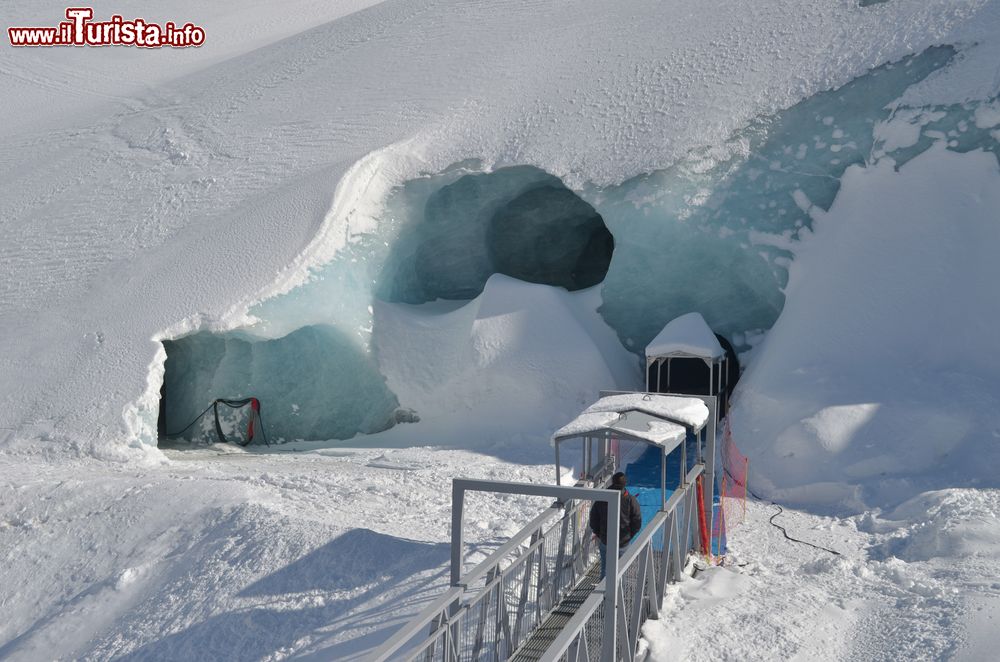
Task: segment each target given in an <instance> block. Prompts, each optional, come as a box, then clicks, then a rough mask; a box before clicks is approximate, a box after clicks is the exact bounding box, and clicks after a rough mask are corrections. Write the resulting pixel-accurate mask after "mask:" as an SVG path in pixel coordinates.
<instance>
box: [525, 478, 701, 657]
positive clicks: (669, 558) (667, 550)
mask: <svg viewBox="0 0 1000 662" xmlns="http://www.w3.org/2000/svg"><path fill="white" fill-rule="evenodd" d="M703 472H704V465H702V464H698V465H696V466H695V467H694V468H693V469H691V471H690V472H688V474H687V476H686V478H685V481H684V485H682V486H681V487H680V488H679V489H677V490H676V491H675V492H674V493H673V494H672V495H671V497H670V499H669V500H668V501H667V504H666V506H665V508H664V510H663V511H661V512H658V513H657V514H656V515H655V516H654V517H653V520H652V521H651V522H650V523H649V524H648V525H647V526H646V527H645V528H644V529H643V530H642V533H640V534H639V537H638V538H636V540H635V541H633V542H632V543H631V544H630V545H629V546H628V547H627V548H626V551H625V553H624V554H623V555H622V557H621V560H620V561H619V567H618V572H617V578H616V580H615V589H616V590H615V591H614V592H613V593H611V594H610V595H612V596H617V600H616V606H615V610H616V613H617V618H616V619H615V637H614V638H615V640H616V645H615V660H623V661H626V662H633V661H634V659H635V651H636V647H637V645H638V642H639V632H640V631H641V630H642V626H643V624H644V623H645V622H646V620H647V619H654V620H655V619H658V618H659V609H660V604H661V603H662V601H663V594H664V590H665V588H666V584H667V582H675V581H677V580H678V579H680V574H681V572H682V571H683V569H684V564H685V562H686V560H687V553H688V550H690V549H692V547H693V540H694V535H695V532H696V517H697V511H698V501H697V499H698V492H697V490H696V489H695V481H696V480H697V478H698V476H700V475H701V474H702V473H703ZM607 581H608V580H607V579H605V580H604V582H602V583H601V584H598V585H597V586H596V587H595V591H594V593H593V594H592V595H591V596H590V597H589V598H588V599H587V601H586V602H585V603H584V604H583V606H582V607H581V608H580V609H579V611H577V612H576V614H575V615H574V617H573V618H572V619H571V620H570V622H569V623H567V624H566V626H565V627H564V628H563V630H562V632H560V634H559V636H558V637H557V638H556V640H555V641H554V642H553V643H552V645H551V646H550V647H549V649H548V650H547V651H546V652H545V654H544V655H543V656H542V657H541V658H540V660H541V661H542V662H558V661H565V662H583V661H587V662H597V661H598V660H601V642H602V640H603V639H604V637H605V636H607V634H606V633H605V632H604V628H603V625H604V623H603V621H604V618H603V616H604V614H605V604H604V601H605V600H606V599H607V596H608V595H609V593H608V591H607V587H606V583H607Z"/></svg>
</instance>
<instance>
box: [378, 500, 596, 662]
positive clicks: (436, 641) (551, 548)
mask: <svg viewBox="0 0 1000 662" xmlns="http://www.w3.org/2000/svg"><path fill="white" fill-rule="evenodd" d="M591 503H592V502H591V501H589V500H579V499H574V500H570V501H567V502H565V503H559V502H556V503H554V504H553V505H552V506H550V507H549V508H548V509H546V510H545V511H544V512H542V513H541V514H540V515H539V516H538V517H536V518H535V519H534V520H533V521H532V522H531V523H529V524H528V525H527V526H525V527H524V528H523V529H521V530H520V531H519V532H518V533H517V534H516V535H514V537H512V538H511V539H510V540H508V541H507V542H506V543H504V544H503V545H501V546H500V547H499V548H497V549H496V550H495V551H494V552H493V553H492V554H490V556H489V557H488V558H487V559H485V560H484V561H482V562H481V563H479V564H478V565H477V566H476V567H475V568H473V569H472V570H471V571H469V572H468V573H464V574H462V575H461V577H460V580H459V581H458V582H454V583H455V584H456V585H454V586H452V587H451V588H449V589H448V591H446V592H445V594H444V595H442V596H441V597H440V598H438V599H437V600H435V601H434V602H433V603H432V604H431V605H430V606H429V607H427V608H426V609H425V610H424V611H422V612H421V613H420V614H419V615H418V616H417V617H415V618H414V619H413V620H411V621H410V622H409V623H407V624H406V625H405V626H404V627H403V628H402V629H401V630H400V631H399V632H397V633H396V634H395V635H394V636H393V637H392V638H391V639H390V640H389V641H387V642H386V644H384V645H383V646H382V647H380V648H379V649H378V650H377V651H376V652H375V654H374V656H373V657H372V658H371V659H372V661H373V662H381V661H382V660H422V661H426V662H436V661H441V662H473V661H483V662H485V661H487V660H505V659H507V658H509V657H510V656H511V655H513V653H514V652H515V651H516V650H517V648H518V647H519V646H521V645H522V644H523V643H524V642H525V641H526V640H527V639H528V638H529V637H530V636H531V634H532V633H533V632H534V631H535V629H536V628H537V627H538V626H539V625H540V624H541V622H542V621H543V620H544V619H545V617H546V616H547V615H548V614H549V612H550V611H551V610H552V609H553V608H554V607H556V606H557V605H558V604H559V603H560V601H561V600H562V599H563V598H564V597H565V596H566V594H567V593H568V592H569V591H570V590H572V589H573V588H574V587H575V586H576V585H577V584H578V583H579V582H580V579H581V578H582V577H583V575H584V574H585V573H586V571H587V570H588V569H589V568H590V566H591V565H593V562H594V559H595V557H596V545H594V544H592V543H591V536H590V533H589V531H588V529H587V520H588V515H589V511H590V506H591Z"/></svg>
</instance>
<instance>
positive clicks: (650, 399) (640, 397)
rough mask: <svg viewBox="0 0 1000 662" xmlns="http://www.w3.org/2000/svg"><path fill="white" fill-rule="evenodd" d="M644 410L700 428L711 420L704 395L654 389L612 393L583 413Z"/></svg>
mask: <svg viewBox="0 0 1000 662" xmlns="http://www.w3.org/2000/svg"><path fill="white" fill-rule="evenodd" d="M624 411H641V412H644V413H646V414H649V415H651V416H655V417H657V418H661V419H664V420H667V421H672V422H674V423H678V424H680V425H683V426H687V427H690V428H691V430H692V432H699V431H700V430H701V429H702V428H703V427H705V423H707V422H708V416H709V412H708V405H706V404H705V403H704V402H703V401H702V400H701V399H700V398H689V397H684V396H680V395H658V394H653V393H621V394H618V395H608V396H605V397H603V398H601V399H600V400H598V401H597V402H595V403H594V404H592V405H590V406H589V407H587V408H586V409H585V410H584V411H583V414H582V415H581V416H580V418H582V417H583V416H585V415H587V414H597V413H604V412H616V413H620V412H624Z"/></svg>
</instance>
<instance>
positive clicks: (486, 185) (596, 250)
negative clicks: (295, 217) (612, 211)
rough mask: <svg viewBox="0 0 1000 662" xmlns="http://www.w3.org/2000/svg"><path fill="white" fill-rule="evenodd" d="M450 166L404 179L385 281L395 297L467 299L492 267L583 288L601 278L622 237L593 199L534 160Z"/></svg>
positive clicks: (382, 285) (382, 288) (382, 294)
mask: <svg viewBox="0 0 1000 662" xmlns="http://www.w3.org/2000/svg"><path fill="white" fill-rule="evenodd" d="M451 177H453V175H451V176H449V174H448V173H445V174H443V175H439V176H436V177H430V178H427V179H425V180H417V181H414V182H411V183H409V184H408V185H407V186H404V188H403V190H402V191H401V192H400V198H401V199H400V200H397V201H396V204H398V205H399V206H400V208H401V211H400V213H401V214H402V215H403V216H405V217H406V221H407V222H406V225H405V227H403V228H402V230H401V231H400V233H399V235H398V237H397V239H396V241H395V242H394V243H393V248H392V250H391V251H390V254H389V256H388V258H387V259H386V261H385V267H384V269H383V271H382V274H381V275H380V278H379V284H378V286H377V295H378V296H379V298H380V299H382V300H384V301H390V302H395V303H410V304H417V303H425V302H427V301H434V300H436V299H458V300H468V299H472V298H474V297H476V296H478V295H479V294H480V293H481V292H482V291H483V286H484V285H485V284H486V281H487V280H488V279H489V277H490V276H492V275H493V274H495V273H499V274H504V275H506V276H510V277H512V278H516V279H518V280H523V281H526V282H529V283H539V284H542V285H554V286H558V287H564V288H566V289H567V290H570V291H574V290H581V289H584V288H587V287H591V286H593V285H597V284H598V283H600V282H602V281H603V280H604V277H605V276H606V275H607V273H608V267H609V266H610V265H611V256H612V254H613V253H614V247H615V240H614V237H612V235H611V232H610V231H609V230H608V228H607V226H606V225H605V224H604V219H603V218H601V215H600V214H599V213H598V212H597V210H595V209H594V207H592V206H591V205H590V204H588V203H587V202H585V201H584V200H583V199H582V198H580V196H578V195H577V194H576V193H574V192H573V191H571V190H569V189H568V188H566V186H565V184H563V183H562V181H561V180H560V179H559V178H558V177H555V176H553V175H550V174H549V173H547V172H545V171H544V170H540V169H538V168H535V167H532V166H512V167H507V168H499V169H497V170H494V171H492V172H477V173H469V174H463V175H461V176H460V177H458V178H457V179H455V180H454V181H450V182H449V181H448V180H449V179H451Z"/></svg>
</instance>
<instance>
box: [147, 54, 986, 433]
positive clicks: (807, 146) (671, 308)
mask: <svg viewBox="0 0 1000 662" xmlns="http://www.w3.org/2000/svg"><path fill="white" fill-rule="evenodd" d="M954 56H955V50H954V49H952V48H950V47H936V48H931V49H928V50H926V51H924V52H922V53H920V54H918V55H915V56H912V57H909V58H906V59H904V60H902V61H899V62H896V63H893V64H887V65H884V66H882V67H879V68H877V69H874V70H873V71H871V72H869V73H868V74H866V75H864V76H861V77H859V78H857V79H855V80H853V81H852V82H850V83H848V84H846V85H844V86H843V87H840V88H838V89H835V90H831V91H828V92H823V93H820V94H816V95H814V96H812V97H810V98H808V99H806V100H804V101H802V102H800V103H798V104H796V105H794V106H792V107H791V108H788V109H787V110H785V111H783V112H780V113H778V114H776V115H774V116H770V117H763V118H759V119H758V120H757V121H755V122H753V123H752V124H751V125H750V126H748V127H746V128H745V129H744V130H742V131H740V132H738V133H737V134H736V135H733V136H732V137H731V139H730V140H729V141H727V142H726V143H725V144H724V145H719V146H714V147H706V148H705V149H703V150H702V151H700V152H698V153H693V154H691V155H690V156H689V157H688V158H687V159H685V160H682V161H680V162H678V163H676V164H674V165H673V166H671V167H670V168H667V169H665V170H660V171H656V172H652V173H649V174H646V175H642V176H639V177H635V178H632V179H630V180H628V181H625V182H623V183H622V184H620V185H618V186H610V187H600V188H599V187H595V186H585V187H583V188H582V189H581V190H578V191H570V190H568V189H567V188H566V187H565V185H564V184H563V183H562V182H561V181H560V180H559V179H558V178H557V177H555V176H554V175H551V174H549V173H546V172H544V171H542V170H540V169H538V168H535V167H531V166H512V167H501V168H496V169H493V170H490V169H489V168H486V167H484V166H483V165H482V164H480V163H478V162H474V161H470V162H463V163H459V164H456V165H455V166H453V167H451V168H449V169H447V170H445V171H443V172H440V173H436V174H427V175H425V176H422V177H418V178H415V179H411V180H409V181H406V182H403V183H402V184H401V185H400V186H399V187H397V188H396V189H395V190H393V191H392V192H391V193H389V195H388V196H387V198H386V199H385V200H384V201H382V208H383V212H382V215H381V219H380V220H379V224H378V226H377V228H376V229H375V230H374V231H373V232H370V233H368V234H363V235H360V236H358V237H355V238H354V240H353V241H352V242H351V243H349V244H348V245H347V246H346V247H345V248H343V249H342V250H340V252H339V253H337V255H336V256H335V257H334V258H333V259H332V260H331V261H330V262H329V263H327V264H326V265H325V266H324V267H322V268H321V269H319V270H318V271H316V272H315V273H314V275H313V278H312V281H311V282H309V283H307V284H306V285H303V286H300V287H298V288H296V289H294V290H292V291H291V292H289V293H287V294H284V295H281V296H278V297H275V298H272V299H270V300H268V301H265V302H263V303H262V304H260V305H258V306H257V307H256V308H255V309H254V310H252V311H251V312H252V313H253V315H254V316H255V317H256V318H257V319H258V320H259V323H257V324H256V325H254V326H252V327H249V328H246V329H243V330H241V331H240V332H239V333H237V334H230V335H228V336H227V337H226V338H224V339H214V340H213V339H212V338H211V337H209V336H208V335H207V334H199V335H196V336H191V337H188V338H179V339H177V340H175V341H174V342H172V343H170V344H169V345H168V348H167V351H168V355H170V356H171V358H170V360H168V363H167V367H166V370H167V378H166V383H165V386H164V393H165V402H166V403H167V406H166V408H165V409H166V411H167V412H168V414H167V415H168V422H170V423H173V422H178V418H176V417H180V418H181V419H183V417H184V416H187V415H189V414H191V415H193V414H194V413H197V411H198V410H200V407H203V406H204V404H203V403H207V402H209V401H210V400H211V398H214V397H238V396H239V395H242V394H252V395H256V396H257V397H260V398H261V399H262V400H263V401H264V403H265V406H266V407H267V414H266V415H265V419H266V421H267V422H268V427H269V430H271V429H272V428H273V431H274V432H273V434H272V436H274V437H279V436H283V437H285V438H306V439H328V438H346V437H350V436H352V435H353V434H355V433H357V432H372V431H377V430H380V429H384V428H385V427H386V426H389V425H392V424H393V422H394V421H395V420H396V417H397V414H396V411H397V407H400V406H401V407H403V408H404V409H405V408H411V407H413V408H415V409H416V410H417V414H418V415H423V413H424V412H422V411H421V409H423V410H425V411H429V410H434V409H436V407H434V406H432V405H431V404H430V402H429V401H428V400H427V398H426V397H424V396H422V395H418V394H416V392H415V391H414V390H413V389H411V388H409V387H408V386H407V385H406V384H405V382H403V381H401V380H394V379H393V378H391V377H390V378H389V382H388V384H387V383H386V380H385V377H386V376H387V373H386V368H385V365H384V363H383V364H382V365H380V363H379V361H380V358H382V357H380V355H379V352H381V351H385V349H384V348H386V347H389V346H392V345H393V344H394V343H395V342H397V341H394V340H393V339H390V338H388V337H387V336H386V335H385V334H383V335H382V336H381V339H380V340H379V341H378V342H377V343H376V345H378V346H377V347H375V348H374V349H373V347H372V338H373V334H374V336H376V337H377V336H379V332H380V330H379V328H378V326H379V324H380V322H379V319H378V318H379V316H378V314H377V311H376V309H377V308H378V307H379V306H381V305H384V304H422V303H427V305H428V306H430V307H429V308H426V309H425V312H434V311H438V312H440V311H443V310H446V311H454V310H456V309H457V308H459V307H460V306H459V304H454V305H444V304H442V303H440V302H439V303H437V304H434V303H433V302H434V301H435V300H437V299H456V300H460V301H461V300H470V299H473V298H474V297H477V296H479V295H480V294H481V293H482V292H483V288H484V286H485V284H486V283H487V281H488V279H489V278H490V277H491V274H495V273H501V274H506V275H508V276H511V277H514V278H517V279H520V280H523V281H530V282H535V283H544V284H548V285H550V286H560V287H562V288H565V289H569V290H576V289H580V288H587V287H590V286H593V285H595V284H597V283H601V282H602V279H603V284H602V285H601V286H600V288H598V290H597V292H599V297H600V302H599V303H600V308H599V312H600V315H601V317H603V320H604V322H606V323H607V324H608V325H609V326H610V327H611V328H612V329H613V330H614V332H615V333H617V335H618V338H619V339H620V341H621V343H622V344H623V345H625V346H626V347H627V348H628V349H629V350H631V351H633V352H639V351H641V348H642V347H644V346H645V345H646V343H647V342H648V341H649V340H650V339H652V338H653V337H654V336H655V335H656V333H657V332H658V331H659V330H660V329H661V328H662V327H663V325H664V324H665V323H666V322H668V321H669V320H671V319H674V318H676V317H678V316H680V315H683V314H685V313H688V312H692V311H698V312H701V313H702V314H703V315H704V317H705V319H706V321H707V322H708V323H709V324H710V325H711V327H712V328H713V330H714V331H716V332H718V333H721V334H723V335H724V336H725V337H727V338H728V339H729V340H731V341H732V343H733V345H735V346H736V349H737V350H738V351H742V350H746V349H747V348H748V347H750V346H751V345H752V344H753V342H754V340H752V339H754V338H756V337H759V332H760V331H762V330H766V329H769V328H770V327H771V326H772V325H773V324H774V322H775V320H776V319H777V317H778V315H779V313H780V312H781V311H782V308H783V306H784V298H785V294H784V288H785V286H786V284H787V281H788V268H789V266H790V264H791V263H792V260H793V258H794V257H795V255H796V252H797V251H798V250H799V247H800V245H802V244H801V243H800V242H802V240H804V239H806V238H808V237H809V236H811V233H812V230H811V229H812V226H813V221H814V219H815V218H816V217H818V216H819V215H821V214H822V213H823V212H824V211H825V210H828V209H829V208H830V206H831V204H832V203H833V201H834V199H835V198H836V196H837V194H838V191H839V189H840V185H841V178H842V176H843V175H844V172H845V170H846V169H847V168H848V167H850V166H852V165H863V164H873V163H875V162H878V161H880V160H882V159H886V158H891V159H892V160H893V161H894V163H895V164H896V165H897V166H900V165H902V164H904V163H906V162H907V161H909V160H911V159H913V158H914V157H915V156H917V155H918V154H921V153H923V152H925V151H927V150H928V149H929V148H930V147H931V146H932V145H943V146H944V147H945V148H946V149H949V150H952V151H956V152H966V151H971V150H975V149H983V150H987V151H992V152H993V153H994V154H997V155H998V156H1000V102H998V101H997V100H996V99H992V100H987V101H981V102H968V103H964V104H956V105H951V106H940V107H938V106H934V107H907V106H904V105H903V104H902V103H901V102H900V99H901V98H903V96H904V92H906V91H907V89H908V88H910V87H911V86H913V85H914V84H915V83H918V82H920V81H922V80H924V79H926V78H928V77H929V76H931V75H932V74H934V73H935V72H938V71H940V70H942V69H943V68H945V67H946V66H947V65H948V64H949V63H950V62H951V61H952V59H953V58H954ZM605 226H606V227H605ZM609 231H610V232H609ZM612 235H613V238H612ZM612 248H613V253H612ZM605 271H606V275H605ZM428 302H429V303H428ZM456 314H458V313H456ZM427 319H428V318H426V317H424V319H423V322H420V323H427ZM415 323H417V322H415ZM397 331H398V332H399V333H404V331H403V330H401V329H400V328H397ZM494 340H496V341H497V342H502V340H498V339H494ZM463 342H464V341H463ZM248 356H249V357H252V358H250V359H247V358H245V357H248ZM420 360H427V361H430V360H431V359H430V358H429V355H428V358H426V359H424V358H422V357H421V353H420V350H419V349H414V352H413V353H412V354H411V355H410V357H409V358H408V361H420ZM465 360H470V359H469V356H465V355H460V356H459V355H456V357H455V361H458V362H461V361H465ZM248 361H249V363H248ZM265 365H266V366H267V369H263V368H262V367H261V366H265ZM248 366H249V367H248ZM447 369H448V370H450V371H452V372H451V373H449V374H452V373H454V374H457V373H458V372H461V371H462V370H464V368H463V367H462V366H459V365H457V364H456V365H454V366H448V368H447ZM478 369H479V370H480V371H481V375H482V374H483V373H484V372H485V371H488V370H490V369H492V368H490V367H489V366H488V365H481V366H479V368H478ZM408 370H411V372H412V371H416V372H419V370H417V369H415V368H412V366H411V368H408ZM595 374H596V373H595ZM469 379H471V377H470V378H469ZM622 379H625V380H626V381H627V379H628V377H622V376H618V377H616V381H618V382H620V381H621V380H622ZM446 381H447V380H446ZM524 385H525V384H524V382H523V381H521V382H520V384H519V385H515V384H513V383H511V384H508V387H509V388H508V390H511V391H513V390H514V389H517V388H523V387H524ZM615 385H616V384H605V383H594V384H587V385H586V388H589V389H591V390H593V391H596V390H597V389H599V388H602V387H608V386H615ZM399 389H403V390H405V391H406V393H405V394H403V393H401V392H400V391H399ZM428 392H434V393H437V394H438V395H439V396H440V397H447V394H446V393H445V392H444V391H440V390H436V389H430V391H428ZM394 393H395V395H394ZM397 396H399V397H398V398H397ZM506 397H510V394H509V393H508V394H507V396H506ZM415 403H419V406H418V405H417V404H415ZM293 405H295V406H297V407H299V409H298V410H297V411H296V410H294V409H293ZM307 408H308V410H309V412H310V413H309V414H308V415H307V414H304V413H303V412H304V411H305V410H306V409H307ZM320 410H322V411H320ZM168 427H169V426H168Z"/></svg>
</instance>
